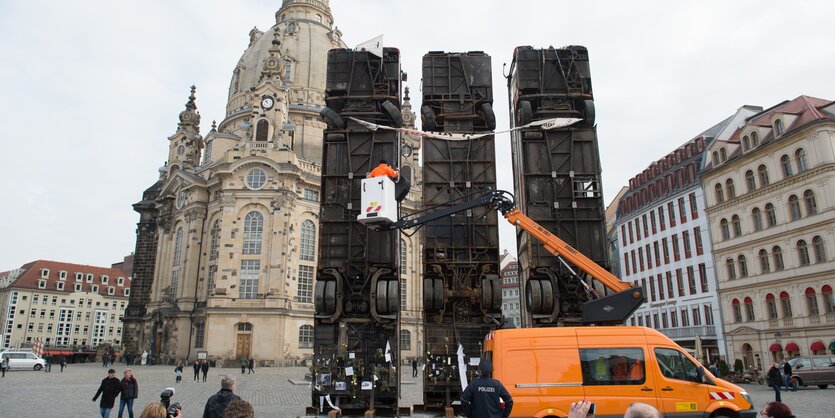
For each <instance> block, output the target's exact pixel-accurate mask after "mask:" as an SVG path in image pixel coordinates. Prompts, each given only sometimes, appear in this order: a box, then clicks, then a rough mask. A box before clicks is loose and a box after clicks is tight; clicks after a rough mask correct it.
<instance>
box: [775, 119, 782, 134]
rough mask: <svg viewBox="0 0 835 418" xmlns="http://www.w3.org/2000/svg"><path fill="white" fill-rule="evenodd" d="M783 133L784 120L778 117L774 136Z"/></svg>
mask: <svg viewBox="0 0 835 418" xmlns="http://www.w3.org/2000/svg"><path fill="white" fill-rule="evenodd" d="M780 135H783V121H782V120H780V119H777V120H775V121H774V136H780Z"/></svg>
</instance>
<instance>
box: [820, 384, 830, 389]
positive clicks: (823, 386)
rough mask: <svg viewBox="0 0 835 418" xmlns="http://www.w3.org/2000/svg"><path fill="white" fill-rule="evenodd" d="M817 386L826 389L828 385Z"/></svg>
mask: <svg viewBox="0 0 835 418" xmlns="http://www.w3.org/2000/svg"><path fill="white" fill-rule="evenodd" d="M818 387H819V388H821V389H826V388H828V387H829V385H818Z"/></svg>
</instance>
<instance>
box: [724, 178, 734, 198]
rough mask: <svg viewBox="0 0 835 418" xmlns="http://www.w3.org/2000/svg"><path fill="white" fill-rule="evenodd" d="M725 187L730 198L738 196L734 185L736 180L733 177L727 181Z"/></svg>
mask: <svg viewBox="0 0 835 418" xmlns="http://www.w3.org/2000/svg"><path fill="white" fill-rule="evenodd" d="M725 189H727V190H728V200H731V199H733V198H735V197H736V188H735V187H734V181H733V180H732V179H728V180H727V181H725Z"/></svg>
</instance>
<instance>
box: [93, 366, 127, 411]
mask: <svg viewBox="0 0 835 418" xmlns="http://www.w3.org/2000/svg"><path fill="white" fill-rule="evenodd" d="M121 391H122V384H121V382H119V378H118V377H116V370H113V369H110V370H108V371H107V376H106V377H105V378H104V379H102V380H101V385H99V390H97V391H96V394H95V395H93V402H95V401H96V399H97V398H98V397H99V395H101V401H99V413H100V414H101V418H110V411H111V410H113V405H114V404H115V403H116V396H117V395H118V394H119V392H121Z"/></svg>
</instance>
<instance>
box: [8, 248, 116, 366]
mask: <svg viewBox="0 0 835 418" xmlns="http://www.w3.org/2000/svg"><path fill="white" fill-rule="evenodd" d="M16 271H17V274H16V275H15V277H14V278H13V279H12V280H11V282H10V283H9V284H8V286H6V287H4V288H2V289H0V324H1V325H2V334H0V348H2V349H9V348H24V347H31V346H32V344H33V342H34V341H35V340H36V339H38V338H41V339H42V340H43V342H44V347H45V348H46V351H45V352H46V354H49V353H50V352H51V351H50V350H52V351H55V353H53V354H57V353H58V352H60V354H65V355H67V354H68V353H69V354H71V353H74V352H78V351H79V350H81V351H84V350H88V351H89V350H91V349H94V348H95V347H97V346H99V345H101V344H104V343H108V344H111V345H114V346H119V345H120V344H121V340H122V317H123V315H124V311H125V307H126V305H127V302H128V298H129V297H130V285H131V278H130V276H127V275H126V274H125V273H124V272H123V271H122V270H119V269H114V268H110V267H97V266H87V265H81V264H73V263H64V262H58V261H49V260H37V261H33V262H31V263H27V264H25V265H23V266H22V267H21V268H20V269H18V270H16ZM4 274H5V273H4ZM9 276H10V275H8V276H6V277H9ZM2 277H4V276H3V275H0V278H2ZM65 352H66V353H65Z"/></svg>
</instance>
